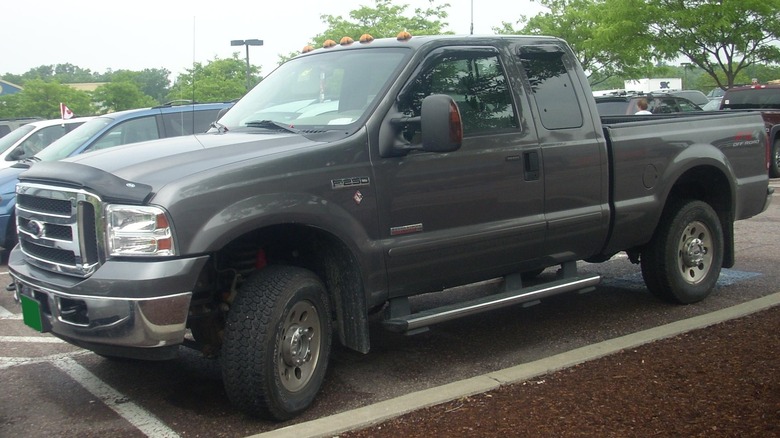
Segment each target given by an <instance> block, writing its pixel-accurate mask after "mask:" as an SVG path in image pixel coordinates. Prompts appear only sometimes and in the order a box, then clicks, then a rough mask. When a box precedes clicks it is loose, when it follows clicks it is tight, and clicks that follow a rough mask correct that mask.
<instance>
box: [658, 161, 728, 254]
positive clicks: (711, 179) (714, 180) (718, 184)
mask: <svg viewBox="0 0 780 438" xmlns="http://www.w3.org/2000/svg"><path fill="white" fill-rule="evenodd" d="M735 197H736V188H735V187H734V184H732V183H731V179H730V177H729V175H727V172H726V171H725V169H724V168H723V167H722V165H719V166H715V165H711V164H710V165H700V166H695V167H692V168H690V169H688V170H686V171H685V172H683V173H682V174H681V175H680V176H679V177H678V178H677V179H676V180H675V182H674V184H673V185H672V186H671V187H670V188H669V191H668V193H667V195H666V197H665V198H664V199H665V200H664V204H663V205H664V208H663V209H662V210H661V211H659V212H658V217H657V218H656V220H655V225H656V228H657V227H658V223H659V221H660V218H661V217H662V216H663V214H664V213H665V212H666V210H667V209H669V208H671V207H672V206H674V205H676V201H678V200H680V199H697V200H700V201H703V202H706V203H707V204H709V205H710V206H711V207H712V208H713V209H714V210H715V213H716V214H717V215H718V220H719V221H720V224H721V228H722V229H723V243H724V248H723V250H724V254H723V267H726V268H728V267H731V266H733V265H734V214H735V213H734V209H735V203H734V199H735Z"/></svg>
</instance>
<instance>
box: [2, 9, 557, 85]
mask: <svg viewBox="0 0 780 438" xmlns="http://www.w3.org/2000/svg"><path fill="white" fill-rule="evenodd" d="M444 3H450V7H449V8H448V9H447V11H448V13H449V17H448V18H447V20H446V21H447V22H448V23H449V26H448V29H449V30H451V31H453V32H455V33H458V34H468V33H469V29H470V25H471V17H472V6H471V5H472V0H449V1H446V0H435V1H434V4H435V5H442V4H444ZM473 3H474V6H473V19H474V33H475V34H492V33H493V32H492V28H493V27H497V26H500V25H501V22H502V21H506V22H510V23H512V24H513V25H514V24H515V23H516V21H517V19H518V18H519V17H520V16H521V15H527V16H533V15H535V14H537V13H538V12H539V11H541V10H542V8H541V7H540V6H539V4H538V3H534V2H533V1H532V0H517V1H513V2H507V1H506V0H473ZM397 4H407V5H409V7H408V8H407V15H411V13H412V11H413V10H414V8H415V7H427V6H428V5H429V2H428V1H426V0H397ZM361 5H365V6H370V7H373V6H374V5H375V3H374V1H373V0H341V1H331V2H325V1H314V0H288V1H268V0H265V1H264V0H256V1H251V0H209V1H204V0H189V1H181V0H156V1H150V0H134V1H132V2H106V1H97V0H75V1H62V0H56V1H54V0H28V2H22V3H20V4H19V7H14V8H4V9H5V13H6V14H7V15H6V16H3V17H0V42H1V43H0V48H2V54H0V75H2V74H6V73H12V74H22V73H25V72H27V71H28V70H30V69H31V68H35V67H38V66H41V65H54V64H65V63H69V64H72V65H75V66H78V67H81V68H85V69H90V70H91V71H93V72H98V73H104V72H106V71H107V70H109V69H111V70H122V69H127V70H143V69H146V68H165V69H168V70H169V71H170V72H171V73H172V77H173V78H175V77H176V76H177V75H178V74H180V73H183V72H184V71H185V69H187V68H189V67H191V66H192V63H193V61H195V62H201V63H204V64H205V63H207V62H208V61H210V60H213V59H214V58H220V59H223V58H229V57H230V56H231V55H232V53H233V52H239V53H240V58H241V59H244V57H245V53H246V52H245V49H244V47H243V46H241V47H232V46H230V41H231V40H234V39H252V38H257V39H261V40H263V42H264V45H263V46H262V47H250V48H249V61H250V63H251V64H252V65H255V66H259V67H261V68H262V74H268V73H269V72H270V71H271V70H273V69H274V68H275V67H276V65H277V62H278V56H279V54H288V53H290V52H292V51H299V50H300V49H301V48H303V46H304V45H305V44H306V43H307V42H308V41H310V40H311V39H312V37H314V36H315V35H317V34H319V33H322V32H324V31H325V24H323V22H322V20H321V19H320V15H323V14H329V15H334V16H339V15H341V16H343V17H344V18H347V19H348V16H349V11H351V10H353V9H356V8H358V7H360V6H361ZM338 38H340V36H337V37H334V39H336V40H338Z"/></svg>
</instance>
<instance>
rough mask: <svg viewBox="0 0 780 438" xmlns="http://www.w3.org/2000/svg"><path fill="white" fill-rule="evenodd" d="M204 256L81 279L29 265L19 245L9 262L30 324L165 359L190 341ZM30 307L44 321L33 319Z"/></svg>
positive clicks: (122, 352)
mask: <svg viewBox="0 0 780 438" xmlns="http://www.w3.org/2000/svg"><path fill="white" fill-rule="evenodd" d="M205 259H206V258H205V257H198V258H193V259H183V260H168V261H153V262H152V261H145V262H113V265H111V262H108V263H107V264H105V265H103V266H102V267H101V269H99V270H98V271H97V272H96V273H95V274H94V275H93V276H91V277H89V278H86V279H79V278H72V277H68V276H64V275H57V274H53V273H51V272H47V271H44V270H41V269H39V268H36V267H34V266H31V265H29V264H27V263H26V262H25V261H24V257H23V256H22V255H21V251H19V249H18V247H17V248H15V249H14V250H13V251H12V252H11V255H10V257H9V262H8V267H9V271H10V274H11V276H12V277H13V280H14V284H15V287H16V294H17V300H21V299H22V298H21V297H22V296H23V297H26V299H25V300H24V301H25V303H23V306H22V307H23V313H24V314H25V322H26V323H27V324H28V325H30V326H31V327H34V328H37V329H39V330H41V331H43V332H51V333H52V334H54V335H56V336H57V337H60V338H62V339H64V340H66V341H68V342H70V343H72V344H75V345H78V346H81V347H84V348H87V349H90V350H93V351H95V352H97V353H100V354H104V355H110V356H124V357H135V358H150V359H160V358H170V357H172V353H171V352H170V351H168V352H164V351H163V350H171V351H172V350H174V349H176V348H178V345H179V344H181V343H182V342H183V341H184V335H185V331H186V324H187V315H188V312H189V306H190V300H191V298H192V288H193V287H194V284H195V280H196V279H197V277H198V274H199V273H200V269H201V268H202V266H203V264H204V263H205ZM104 268H105V269H104ZM31 308H32V309H35V310H33V312H37V313H38V314H39V315H40V320H39V321H38V322H39V324H30V323H28V321H27V318H28V313H30V309H31ZM33 317H34V316H33ZM36 326H37V327H36ZM168 347H170V348H168ZM153 350H161V351H159V352H154V351H153Z"/></svg>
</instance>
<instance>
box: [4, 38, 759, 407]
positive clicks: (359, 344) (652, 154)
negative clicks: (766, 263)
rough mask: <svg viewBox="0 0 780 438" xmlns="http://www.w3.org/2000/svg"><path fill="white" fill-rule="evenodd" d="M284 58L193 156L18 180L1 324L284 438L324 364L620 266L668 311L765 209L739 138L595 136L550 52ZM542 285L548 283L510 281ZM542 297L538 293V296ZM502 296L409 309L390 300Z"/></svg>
mask: <svg viewBox="0 0 780 438" xmlns="http://www.w3.org/2000/svg"><path fill="white" fill-rule="evenodd" d="M328 46H329V47H325V48H321V49H317V50H312V51H308V52H305V53H303V54H301V55H299V56H298V57H296V58H294V59H292V60H290V61H288V62H286V63H285V64H283V65H281V66H280V67H279V68H278V69H276V70H275V71H273V72H272V73H271V74H269V75H268V76H267V77H266V78H265V79H264V80H263V81H262V82H261V83H260V84H259V85H258V86H257V87H255V88H254V89H253V90H252V91H251V92H250V93H248V94H247V95H246V96H245V97H244V98H242V99H241V100H240V101H238V102H237V103H236V104H235V105H234V106H233V107H232V108H231V109H230V110H229V111H228V112H227V113H226V114H225V115H224V116H222V117H221V118H220V119H219V121H218V122H217V123H215V124H214V126H213V128H212V129H211V130H210V132H208V133H205V134H200V135H195V136H186V137H179V138H172V139H165V140H157V141H153V142H145V143H138V144H136V145H133V146H122V147H117V148H113V149H111V150H106V151H96V152H93V153H89V154H84V155H81V156H79V157H74V158H68V159H66V160H63V161H58V162H41V163H36V164H34V165H33V166H32V167H31V168H30V169H29V170H28V171H26V172H24V173H22V174H21V175H20V182H19V184H18V187H17V195H18V197H17V226H18V233H19V235H18V237H19V244H18V245H17V246H16V247H15V248H14V249H13V251H12V252H11V254H10V258H9V262H8V266H9V269H10V272H11V275H12V276H13V280H14V284H15V285H16V295H17V297H18V298H19V299H20V301H21V305H22V311H23V315H24V321H25V323H26V324H27V325H29V326H31V327H34V328H36V329H37V330H40V331H44V332H52V333H54V334H55V335H56V336H58V337H60V338H62V339H64V340H66V341H68V342H71V343H73V344H76V345H79V346H82V347H84V348H88V349H90V350H93V351H95V352H96V353H98V354H100V355H103V356H107V357H132V358H140V359H168V358H171V357H173V356H174V355H175V354H176V353H177V351H178V349H179V347H180V346H181V345H185V346H190V347H193V348H196V349H198V350H200V351H202V352H203V353H204V354H206V355H209V356H213V357H215V358H218V359H219V360H220V361H221V369H222V374H223V380H224V384H225V388H226V391H227V394H228V395H229V398H230V399H231V401H232V402H233V403H234V404H235V405H236V406H237V407H238V408H240V409H242V410H244V411H246V412H247V413H249V414H251V415H257V416H261V417H264V418H271V419H288V418H291V417H293V416H295V415H297V414H299V413H300V412H302V411H303V410H304V409H306V408H307V407H308V406H309V405H310V404H311V403H312V401H313V400H314V398H315V396H316V394H317V392H318V391H319V388H320V386H321V384H322V382H323V379H324V376H325V370H326V367H327V364H328V360H329V355H330V351H331V343H332V342H333V341H334V340H337V341H338V342H340V343H341V344H343V345H344V346H346V347H348V348H351V349H354V350H357V351H359V352H364V353H365V352H368V351H369V325H370V324H369V321H371V324H374V321H376V324H381V325H382V326H384V327H385V328H387V329H388V330H393V331H396V332H399V333H410V334H411V333H416V332H420V331H423V330H426V329H428V328H429V327H430V326H432V325H434V324H436V323H439V322H441V321H445V320H450V319H453V318H459V317H465V316H469V315H472V314H474V313H476V312H481V311H487V310H490V309H494V308H497V307H502V306H508V305H515V304H518V303H526V302H532V301H538V300H540V299H543V298H545V297H548V296H551V295H553V294H559V293H564V292H570V291H579V290H584V289H591V288H593V287H594V286H596V285H597V284H598V283H599V276H597V275H583V274H582V273H578V270H577V262H578V261H581V260H585V261H588V262H600V261H606V260H608V259H609V258H610V257H611V256H613V255H614V254H616V253H618V252H622V251H625V252H626V253H627V254H628V256H629V257H630V259H631V260H632V261H633V262H635V263H638V264H640V265H641V271H642V275H643V277H644V279H645V282H646V284H647V288H648V290H649V291H650V292H651V293H652V294H654V295H656V296H658V297H660V298H661V299H664V300H668V301H670V302H677V303H693V302H696V301H699V300H702V299H704V298H705V297H706V296H707V295H708V294H709V293H710V292H711V291H712V289H713V287H714V286H715V282H716V280H717V278H718V276H719V273H720V270H721V268H722V267H729V266H732V265H733V263H734V232H733V224H734V221H736V220H739V219H746V218H749V217H751V216H754V215H757V214H759V213H761V212H762V211H764V210H765V209H766V208H767V206H768V204H769V200H770V198H771V190H770V189H769V187H768V177H767V141H766V133H765V132H764V126H763V122H762V119H761V116H760V115H759V114H751V113H738V114H736V113H735V114H729V113H723V114H712V113H711V114H703V115H702V114H699V115H669V116H621V117H613V118H600V117H599V115H598V113H597V111H596V107H595V103H594V99H593V96H592V93H591V90H590V88H589V86H588V81H587V79H586V77H585V75H584V73H583V71H582V69H581V67H580V66H579V64H578V63H577V61H576V59H575V58H574V56H573V55H572V52H571V50H570V49H569V47H568V46H567V44H566V43H565V42H563V41H561V40H559V39H554V38H545V37H520V36H506V37H503V36H486V37H473V36H469V37H456V36H430V37H413V38H410V37H409V36H408V35H400V36H399V38H397V39H376V40H372V39H370V38H366V39H365V40H364V41H360V42H357V41H356V42H351V41H350V40H344V41H342V43H340V44H334V45H328ZM547 267H557V274H556V275H554V276H539V277H537V278H536V280H535V281H532V280H533V278H534V277H535V276H538V274H539V273H540V272H541V271H542V270H543V269H545V268H547ZM551 277H554V278H551ZM492 279H503V280H504V282H503V288H502V289H501V290H500V291H498V292H497V293H496V294H494V295H490V296H486V297H482V298H479V299H472V300H470V301H466V302H458V303H455V304H448V305H447V306H444V307H441V308H434V309H427V310H425V311H413V309H414V307H413V306H412V305H410V297H412V296H415V295H418V294H423V293H429V292H434V291H447V290H450V289H451V288H453V287H456V286H460V285H466V284H472V283H476V282H480V281H485V280H492Z"/></svg>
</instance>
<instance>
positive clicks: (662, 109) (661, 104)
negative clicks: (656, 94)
mask: <svg viewBox="0 0 780 438" xmlns="http://www.w3.org/2000/svg"><path fill="white" fill-rule="evenodd" d="M653 102H654V104H653V105H652V108H649V109H650V111H651V112H652V113H653V114H670V113H674V112H677V111H676V110H675V107H674V100H673V99H653Z"/></svg>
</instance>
